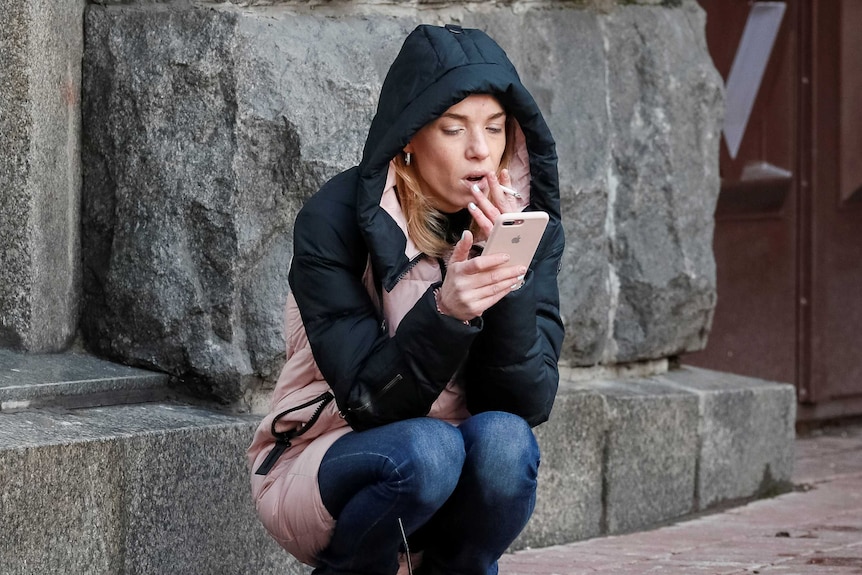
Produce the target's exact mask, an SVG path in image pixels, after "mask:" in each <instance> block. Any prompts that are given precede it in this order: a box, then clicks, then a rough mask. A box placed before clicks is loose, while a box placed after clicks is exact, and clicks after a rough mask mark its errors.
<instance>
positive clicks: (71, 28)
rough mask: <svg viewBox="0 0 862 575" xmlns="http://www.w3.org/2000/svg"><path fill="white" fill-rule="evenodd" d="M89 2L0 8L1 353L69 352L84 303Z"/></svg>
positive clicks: (4, 0)
mask: <svg viewBox="0 0 862 575" xmlns="http://www.w3.org/2000/svg"><path fill="white" fill-rule="evenodd" d="M85 4H86V2H85V0H50V1H49V0H36V1H32V2H17V1H15V0H0V14H2V15H3V32H2V34H0V190H2V193H0V214H2V217H0V245H2V246H3V249H2V250H0V346H2V347H14V348H17V349H24V350H28V351H34V352H49V351H59V350H62V349H65V348H67V347H68V346H69V345H70V343H71V341H72V339H73V338H74V336H75V334H76V330H77V323H78V315H79V313H80V299H81V248H80V218H79V214H80V199H81V106H80V102H81V98H80V93H81V60H82V55H83V46H84V30H83V25H82V23H83V14H84V6H85Z"/></svg>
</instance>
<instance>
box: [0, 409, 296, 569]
mask: <svg viewBox="0 0 862 575" xmlns="http://www.w3.org/2000/svg"><path fill="white" fill-rule="evenodd" d="M255 426H256V419H250V418H247V417H236V416H230V415H226V414H221V413H215V412H211V411H207V410H203V409H198V408H194V407H188V406H179V405H169V404H147V405H134V406H114V407H103V408H93V409H82V410H75V411H69V412H57V411H49V410H34V411H22V412H18V413H7V414H0V494H2V500H0V501H2V516H3V521H2V522H0V541H2V545H0V565H3V568H2V572H3V573H4V575H19V574H20V575H25V574H26V575H36V574H42V573H44V574H48V573H52V574H53V573H137V574H156V573H166V574H167V573H170V574H174V573H237V574H241V573H299V572H301V571H302V570H301V568H300V567H299V565H298V563H296V562H295V561H293V560H292V559H290V558H289V557H288V556H287V554H286V553H285V552H284V551H283V550H282V549H281V548H280V547H279V546H278V545H277V544H276V543H275V542H274V541H273V540H272V539H271V538H270V537H269V536H268V535H267V534H266V533H265V531H264V529H263V527H261V525H260V523H259V522H258V521H257V518H256V517H255V514H254V509H253V504H252V501H251V495H250V490H249V481H248V471H247V469H246V462H245V457H244V454H245V450H246V448H247V447H248V444H249V443H250V438H251V434H252V432H253V430H254V428H255Z"/></svg>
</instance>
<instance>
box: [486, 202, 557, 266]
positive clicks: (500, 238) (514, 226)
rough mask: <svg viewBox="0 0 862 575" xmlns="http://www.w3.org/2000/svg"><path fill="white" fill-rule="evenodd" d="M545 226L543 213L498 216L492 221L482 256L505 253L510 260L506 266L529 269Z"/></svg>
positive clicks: (546, 216)
mask: <svg viewBox="0 0 862 575" xmlns="http://www.w3.org/2000/svg"><path fill="white" fill-rule="evenodd" d="M547 225H548V214H547V213H545V212H519V213H506V214H500V215H499V216H498V217H497V219H496V220H494V227H493V228H492V229H491V235H490V236H488V241H487V242H486V243H485V249H484V250H483V251H482V254H483V255H490V254H498V253H506V254H509V258H510V259H509V262H508V264H507V265H520V266H524V267H530V262H532V261H533V256H534V255H535V254H536V249H537V248H538V247H539V241H541V239H542V234H543V233H544V232H545V227H546V226H547Z"/></svg>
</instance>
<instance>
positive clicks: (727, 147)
mask: <svg viewBox="0 0 862 575" xmlns="http://www.w3.org/2000/svg"><path fill="white" fill-rule="evenodd" d="M700 3H701V5H702V6H703V7H704V9H706V11H707V42H708V44H709V48H710V52H711V54H712V57H713V60H714V63H715V65H716V67H717V68H718V70H719V72H721V74H722V76H723V77H724V78H725V81H726V83H727V87H728V111H727V114H728V115H729V118H730V120H729V121H728V122H726V125H725V134H724V137H723V138H722V149H721V159H720V165H721V175H722V189H721V193H720V195H719V201H718V206H717V208H716V222H715V224H716V227H715V239H714V250H715V257H716V265H717V273H718V303H717V306H716V310H715V317H714V320H713V327H712V331H711V333H710V338H709V343H708V345H707V348H706V350H704V351H703V352H699V353H696V354H690V355H688V356H686V357H685V358H684V361H685V362H687V363H692V364H696V365H702V366H705V367H710V368H713V369H720V370H725V371H731V372H735V373H742V374H746V375H752V376H755V377H761V378H764V379H770V380H776V381H787V382H792V383H794V384H795V385H796V387H797V390H798V397H799V401H800V412H799V416H800V419H802V420H807V419H813V418H819V419H823V418H828V417H833V416H838V415H847V414H851V413H852V414H862V350H859V351H857V344H856V342H857V341H858V340H859V339H860V336H862V189H860V188H862V32H860V31H862V2H860V1H859V0H823V1H815V0H791V1H788V2H752V1H750V0H700ZM770 31H774V35H772V36H770ZM761 72H762V73H761ZM759 73H760V74H759ZM757 79H760V82H757ZM740 86H741V88H740ZM746 96H747V97H748V100H746ZM749 101H750V104H751V105H750V107H749V108H746V107H745V104H746V103H747V102H749ZM741 102H742V104H741ZM746 109H749V110H750V113H748V114H747V115H746V114H745V113H740V110H746ZM739 118H746V119H747V122H740V121H739ZM740 125H742V126H743V128H742V129H740Z"/></svg>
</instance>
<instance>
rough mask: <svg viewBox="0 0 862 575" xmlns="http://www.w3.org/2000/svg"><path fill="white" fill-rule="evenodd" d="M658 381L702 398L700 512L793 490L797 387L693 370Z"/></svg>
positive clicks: (704, 370)
mask: <svg viewBox="0 0 862 575" xmlns="http://www.w3.org/2000/svg"><path fill="white" fill-rule="evenodd" d="M656 379H658V380H659V381H662V382H663V383H666V384H668V385H672V386H674V387H676V388H678V389H681V390H686V391H689V392H691V393H693V394H695V395H696V396H697V397H698V400H699V408H700V430H699V434H700V448H699V449H700V454H699V457H698V476H697V502H698V506H699V508H701V509H707V508H709V507H711V506H715V505H718V504H720V503H724V502H727V501H732V500H737V499H744V498H749V497H762V496H767V495H775V494H776V493H780V492H781V491H784V490H787V489H788V488H790V486H791V484H790V480H791V477H792V473H793V462H794V438H795V435H796V434H795V422H796V390H795V389H794V387H793V386H792V385H790V384H786V383H779V382H773V381H765V380H761V379H755V378H752V377H744V376H739V375H734V374H731V373H725V372H718V371H711V370H707V369H701V368H696V367H688V366H684V367H682V368H680V369H676V370H672V371H670V372H668V373H667V374H665V375H664V376H660V377H657V378H656Z"/></svg>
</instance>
